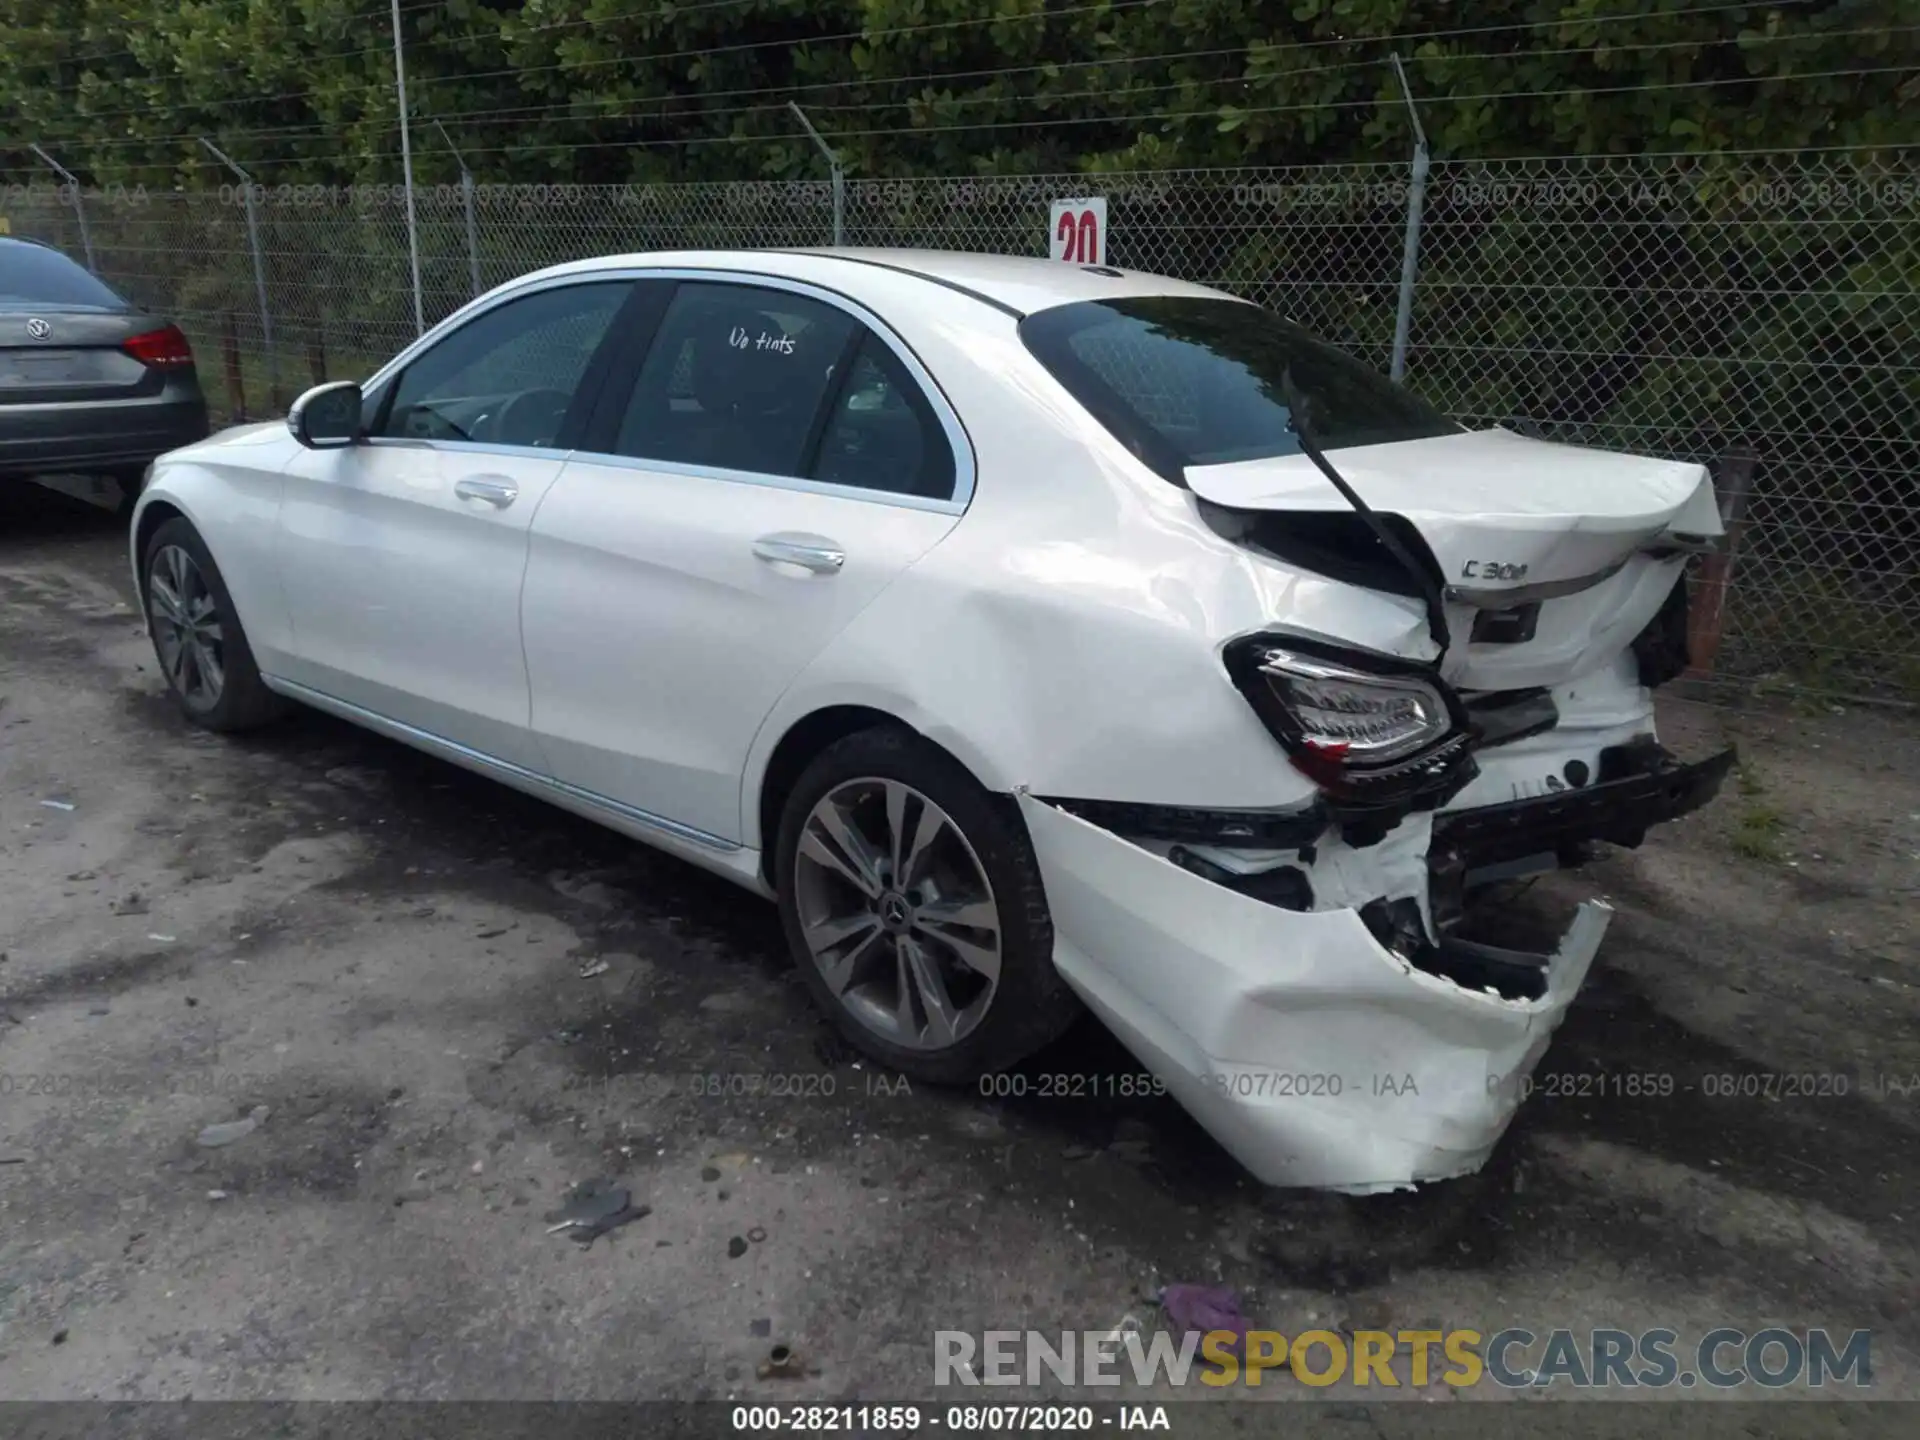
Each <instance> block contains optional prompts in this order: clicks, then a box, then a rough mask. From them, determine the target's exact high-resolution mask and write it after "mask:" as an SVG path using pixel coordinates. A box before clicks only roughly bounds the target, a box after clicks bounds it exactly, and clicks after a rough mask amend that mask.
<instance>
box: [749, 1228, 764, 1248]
mask: <svg viewBox="0 0 1920 1440" xmlns="http://www.w3.org/2000/svg"><path fill="white" fill-rule="evenodd" d="M766 1238H767V1232H766V1228H765V1227H764V1226H761V1225H756V1226H754V1227H753V1228H752V1229H751V1230H749V1231H747V1239H749V1240H751V1241H752V1242H753V1243H754V1244H756V1245H758V1244H759V1243H760V1242H761V1241H762V1240H765V1239H766Z"/></svg>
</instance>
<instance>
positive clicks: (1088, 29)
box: [0, 0, 1920, 187]
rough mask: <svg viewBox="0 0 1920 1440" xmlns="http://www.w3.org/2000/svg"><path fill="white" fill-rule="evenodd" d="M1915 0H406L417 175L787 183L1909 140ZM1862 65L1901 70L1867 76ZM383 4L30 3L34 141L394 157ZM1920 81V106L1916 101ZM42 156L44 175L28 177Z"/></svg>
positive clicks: (151, 154)
mask: <svg viewBox="0 0 1920 1440" xmlns="http://www.w3.org/2000/svg"><path fill="white" fill-rule="evenodd" d="M1917 21H1920V14H1916V13H1915V12H1914V10H1913V9H1912V6H1911V3H1910V0H1803V3H1795V0H1772V3H1760V4H1749V5H1737V6H1736V5H1727V4H1719V5H1714V4H1712V3H1711V0H1474V3H1466V0H1280V3H1272V0H1267V3H1261V0H679V3H672V0H530V3H528V4H525V5H513V4H505V3H494V4H482V3H479V0H444V3H438V4H422V3H410V4H405V5H403V8H402V22H403V31H404V36H405V53H406V62H407V70H408V78H409V84H410V106H409V108H410V110H411V112H412V115H413V119H414V122H415V123H414V127H413V141H414V145H415V148H416V154H417V159H418V173H419V174H420V176H421V177H422V178H424V179H444V178H448V177H450V176H451V175H452V174H453V173H454V162H453V161H452V159H451V157H450V156H449V154H448V153H447V150H446V147H445V146H444V145H443V144H442V143H441V141H440V138H439V136H438V134H437V133H436V132H435V131H434V130H433V129H432V127H431V124H430V122H431V121H433V120H436V119H437V120H439V121H441V122H442V123H443V124H444V125H445V127H446V130H447V132H448V134H449V135H450V136H451V137H452V140H453V142H454V143H455V144H457V145H458V146H459V147H460V148H461V149H462V150H463V151H464V152H466V154H467V156H468V158H469V163H470V164H471V167H472V169H473V171H474V173H475V174H476V175H477V176H479V177H480V178H482V179H485V180H522V181H525V180H556V181H609V180H656V179H669V178H677V179H738V178H778V177H790V176H800V175H814V174H817V173H818V171H819V167H820V164H821V162H820V159H819V156H818V154H817V152H816V151H815V150H814V149H813V148H812V146H811V144H810V143H809V142H808V141H807V140H806V138H805V137H804V135H803V134H802V132H801V131H800V129H799V126H798V125H797V123H796V122H795V120H794V118H793V116H792V115H791V113H790V112H789V111H788V110H787V108H786V105H787V102H788V101H789V100H792V101H797V102H798V103H800V104H802V105H803V106H804V107H805V108H806V110H807V113H808V115H809V117H810V118H811V119H812V120H813V122H814V124H815V125H816V126H818V127H819V129H820V130H821V131H822V132H823V133H824V134H825V135H826V136H828V137H829V139H830V140H832V141H833V143H834V144H835V145H836V146H837V147H838V148H839V149H840V151H841V153H842V154H843V156H844V157H845V159H846V162H847V166H848V169H849V171H850V173H852V174H854V175H857V176H896V175H910V174H930V173H940V174H967V173H994V172H997V173H1012V172H1020V171H1027V172H1032V171H1073V170H1094V169H1112V168H1166V167H1175V166H1201V165H1205V166H1212V165H1243V164H1293V163H1312V162H1318V161H1327V160H1346V159H1357V158H1386V157H1393V158H1397V157H1399V156H1401V155H1403V154H1404V153H1405V151H1406V148H1407V145H1408V143H1409V125H1408V117H1407V111H1406V107H1405V106H1404V104H1403V103H1402V101H1401V100H1400V97H1399V91H1398V87H1397V83H1396V81H1395V79H1394V76H1393V72H1392V69H1391V67H1390V65H1389V63H1388V56H1389V55H1390V54H1391V53H1393V52H1396V51H1397V52H1399V53H1400V54H1402V55H1403V57H1404V58H1405V61H1406V65H1407V73H1408V77H1409V80H1410V82H1411V84H1412V86H1413V89H1414V92H1415V94H1416V96H1417V97H1418V99H1419V102H1420V113H1421V115H1422V118H1423V120H1424V123H1425V126H1426V129H1427V131H1428V133H1429V136H1430V138H1431V141H1432V144H1433V146H1434V149H1435V152H1436V154H1440V155H1448V154H1452V155H1461V156H1488V155H1525V154H1556V153H1558V154H1564V153H1604V152H1637V151H1648V150H1696V149H1697V150H1712V149H1724V148H1730V147H1740V148H1745V147H1769V148H1795V147H1804V146H1864V145H1869V144H1874V143H1880V142H1887V141H1897V140H1905V139H1908V138H1910V137H1911V131H1912V122H1911V118H1910V117H1911V115H1912V113H1913V107H1914V106H1915V104H1916V103H1920V81H1917V80H1916V78H1915V67H1916V65H1920V47H1917V46H1916V43H1915V42H1916V22H1917ZM1837 71H1853V72H1868V71H1871V72H1874V73H1855V74H1845V75H1842V74H1835V73H1833V72H1837ZM393 80H394V75H393V55H392V44H391V28H390V19H389V12H388V8H387V7H386V6H384V5H381V4H379V3H378V0H7V3H5V4H0V111H3V112H4V114H5V117H6V118H5V120H4V122H0V124H4V127H5V130H6V132H8V133H7V135H6V139H5V141H4V142H0V144H5V145H6V146H7V147H8V148H7V152H6V153H7V156H8V158H7V160H6V162H5V163H6V164H7V165H8V166H9V167H10V168H12V169H14V170H15V171H20V170H21V169H22V168H23V167H27V166H30V165H32V164H33V163H35V162H34V161H33V160H32V158H31V156H30V154H29V153H28V152H26V150H25V147H26V146H27V145H28V144H30V143H33V142H38V143H40V144H42V145H44V146H45V147H46V148H47V149H48V150H49V151H51V152H53V153H54V154H55V155H56V156H57V157H58V158H60V159H61V160H62V162H63V163H64V164H66V165H67V166H68V168H70V169H73V170H76V171H78V172H80V173H82V174H83V176H84V177H85V178H87V179H89V180H91V181H94V182H97V183H115V182H119V183H127V184H132V183H143V184H147V185H156V184H164V185H168V186H172V185H185V186H188V187H194V186H199V185H206V184H210V183H219V180H220V179H224V178H225V177H224V176H211V177H210V176H209V175H208V173H207V169H206V167H208V166H209V165H211V164H213V163H214V162H212V160H211V158H210V157H209V156H208V155H207V153H206V152H205V151H204V150H203V149H202V148H201V147H200V146H199V145H198V144H197V141H196V137H198V136H202V135H205V136H208V137H209V138H211V139H213V140H214V142H215V143H216V144H219V145H220V146H221V147H222V148H223V149H224V150H226V151H227V153H229V154H231V155H232V156H233V157H234V158H235V159H236V160H238V161H239V162H240V163H241V164H243V165H245V166H247V167H248V168H249V169H250V170H252V171H254V172H255V173H256V176H257V178H260V179H261V180H263V181H265V182H267V183H270V184H289V183H314V182H320V183H337V182H350V181H357V182H362V183H365V182H372V181H392V180H394V179H396V178H398V175H399V170H400V163H399V149H400V146H399V135H398V126H397V114H398V111H397V106H396V103H395V92H394V83H393ZM1903 105H1904V106H1905V107H1907V108H1906V110H1905V112H1904V113H1903V109H1902V107H1903ZM15 178H19V177H18V176H17V175H16V177H15Z"/></svg>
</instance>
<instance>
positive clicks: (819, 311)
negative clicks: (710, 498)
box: [614, 281, 861, 476]
mask: <svg viewBox="0 0 1920 1440" xmlns="http://www.w3.org/2000/svg"><path fill="white" fill-rule="evenodd" d="M860 334H861V326H860V324H859V322H858V321H856V320H854V319H853V317H852V316H850V315H848V314H846V313H845V312H844V311H842V310H838V309H836V308H834V307H833V306H831V305H827V304H824V303H822V302H821V301H818V300H813V299H810V298H809V297H807V296H804V295H796V294H793V293H791V292H789V291H785V290H773V289H766V288H762V287H759V286H753V285H732V284H712V283H707V282H704V281H702V282H692V283H687V284H683V285H681V286H680V287H679V289H678V290H677V291H675V293H674V297H673V302H672V303H671V304H670V305H669V306H668V307H667V312H666V314H665V315H664V316H662V317H661V321H660V329H659V332H658V333H657V334H656V336H655V337H654V342H653V345H652V348H651V349H650V350H649V351H648V352H647V358H646V362H645V363H644V364H643V365H642V366H641V368H640V378H639V379H638V381H636V382H635V384H634V388H633V397H632V399H631V400H630V401H629V403H628V406H627V411H626V414H625V416H624V417H623V418H622V420H621V424H620V431H619V435H618V437H617V439H616V440H615V442H614V451H615V453H616V454H620V455H630V456H633V457H634V458H635V459H640V460H665V461H671V462H676V463H679V464H685V465H707V466H713V467H715V468H717V469H723V470H745V471H751V472H753V473H755V474H760V475H787V476H801V475H805V474H806V466H807V461H808V457H809V454H810V452H811V451H812V449H813V447H814V444H815V440H816V427H815V421H816V419H817V418H818V417H819V415H820V413H821V407H822V406H823V405H824V404H825V403H826V400H827V397H828V393H829V391H830V390H831V389H832V388H833V386H834V385H835V383H836V382H837V380H838V379H839V377H840V375H841V373H842V370H843V368H844V367H845V366H846V365H847V363H848V362H849V358H850V355H851V352H852V349H853V342H854V341H855V340H856V339H857V338H858V337H859V335H860Z"/></svg>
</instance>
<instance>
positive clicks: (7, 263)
mask: <svg viewBox="0 0 1920 1440" xmlns="http://www.w3.org/2000/svg"><path fill="white" fill-rule="evenodd" d="M68 306H77V307H81V308H84V309H88V310H125V309H127V308H128V306H127V302H126V301H124V300H122V299H121V298H120V297H119V296H118V295H116V294H114V293H113V291H111V290H109V289H108V288H107V287H106V286H105V285H103V284H102V283H101V282H100V281H98V280H96V279H95V278H94V277H93V276H92V275H89V274H88V273H87V272H86V271H85V270H83V269H81V268H80V266H78V265H76V264H74V262H73V261H71V260H69V259H68V258H67V257H66V256H64V255H62V254H61V253H60V252H59V251H58V250H49V249H47V248H46V247H45V246H43V245H27V244H23V243H22V242H20V241H18V240H13V241H7V240H0V310H32V309H35V308H38V307H45V308H53V307H68Z"/></svg>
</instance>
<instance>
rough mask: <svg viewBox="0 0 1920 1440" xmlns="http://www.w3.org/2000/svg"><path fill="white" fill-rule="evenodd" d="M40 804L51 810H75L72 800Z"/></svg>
mask: <svg viewBox="0 0 1920 1440" xmlns="http://www.w3.org/2000/svg"><path fill="white" fill-rule="evenodd" d="M40 803H41V804H42V805H43V806H45V807H46V808H47V809H49V810H69V811H70V810H72V809H73V802H72V801H71V800H42V801H41V802H40Z"/></svg>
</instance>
